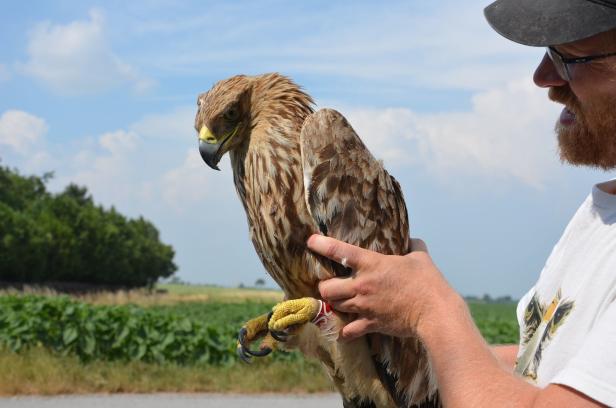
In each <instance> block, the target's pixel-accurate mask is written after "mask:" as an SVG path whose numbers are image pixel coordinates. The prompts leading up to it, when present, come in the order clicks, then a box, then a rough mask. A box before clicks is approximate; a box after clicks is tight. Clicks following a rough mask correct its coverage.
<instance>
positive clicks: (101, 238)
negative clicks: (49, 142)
mask: <svg viewBox="0 0 616 408" xmlns="http://www.w3.org/2000/svg"><path fill="white" fill-rule="evenodd" d="M52 176H53V175H52V174H51V173H47V174H45V175H43V176H40V177H39V176H23V175H21V174H19V172H18V171H17V170H15V169H10V168H8V167H4V166H0V282H3V283H9V284H10V283H19V284H42V285H44V284H45V283H48V282H54V283H55V282H76V283H80V284H86V285H105V286H110V287H129V288H130V287H140V286H152V285H153V284H154V283H155V282H156V281H157V280H158V279H159V278H165V277H169V276H171V275H173V273H174V272H175V271H176V270H177V267H176V265H175V263H174V262H173V257H174V255H175V252H174V250H173V248H172V247H171V246H170V245H166V244H164V243H162V242H161V241H160V237H159V233H158V230H157V229H156V227H155V226H154V225H153V224H152V223H151V222H149V221H148V220H146V219H144V218H143V217H139V218H137V219H129V218H127V217H125V216H124V215H122V214H120V213H118V212H117V211H116V210H115V209H114V208H113V207H112V208H110V209H105V208H103V207H102V206H100V205H96V204H95V203H94V200H93V198H92V196H91V195H90V194H89V193H88V191H87V189H86V188H85V187H80V186H78V185H75V184H70V185H68V186H67V187H66V188H65V189H64V191H62V192H60V193H51V192H49V191H48V190H47V187H46V184H47V182H48V181H49V179H50V178H51V177H52Z"/></svg>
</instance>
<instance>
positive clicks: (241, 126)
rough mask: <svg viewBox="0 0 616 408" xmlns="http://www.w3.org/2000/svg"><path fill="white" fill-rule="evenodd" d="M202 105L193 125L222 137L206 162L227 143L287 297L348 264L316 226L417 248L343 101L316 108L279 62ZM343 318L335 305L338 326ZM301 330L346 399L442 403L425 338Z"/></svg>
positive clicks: (262, 250)
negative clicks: (318, 251) (314, 240)
mask: <svg viewBox="0 0 616 408" xmlns="http://www.w3.org/2000/svg"><path fill="white" fill-rule="evenodd" d="M198 105H199V110H198V113H197V116H196V119H195V128H196V129H197V132H200V131H201V132H203V129H209V130H208V132H210V131H211V134H210V133H208V135H210V136H208V137H213V138H214V139H212V140H214V141H216V143H217V144H215V145H214V146H216V149H217V150H215V151H214V150H212V152H210V153H211V157H210V158H209V160H210V161H212V162H208V164H210V165H211V166H212V167H215V165H216V163H217V162H218V160H220V157H221V156H222V155H223V154H224V153H226V152H229V154H230V157H231V165H232V168H233V176H234V183H235V187H236V189H237V192H238V195H239V197H240V200H241V202H242V204H243V205H244V209H245V210H246V215H247V218H248V225H249V231H250V237H251V239H252V242H253V244H254V247H255V250H256V251H257V254H258V255H259V258H260V259H261V261H262V262H263V265H264V266H265V268H266V269H267V271H268V273H269V274H270V275H271V276H272V277H273V278H274V280H275V281H276V282H277V283H278V284H279V285H280V287H281V288H282V289H283V290H284V292H285V295H286V297H287V298H288V299H296V298H302V297H314V298H318V297H319V293H318V289H317V284H318V282H319V280H322V279H326V278H330V277H333V276H340V275H346V274H348V272H347V271H346V270H345V268H343V267H342V266H341V265H337V264H334V263H333V262H330V261H329V260H326V259H324V258H321V257H319V256H316V255H315V254H313V253H311V252H310V251H309V250H308V249H307V248H306V240H307V239H308V237H309V236H310V235H311V234H313V233H319V232H320V233H323V234H326V235H328V236H331V237H334V238H336V239H339V240H342V241H346V242H348V243H351V244H354V245H358V246H361V247H363V248H367V249H371V250H374V251H378V252H381V253H384V254H405V253H408V252H409V250H410V240H409V226H408V218H407V210H406V206H405V203H404V199H403V196H402V191H401V190H400V186H399V184H398V183H397V182H396V180H395V179H394V178H393V177H391V176H390V175H389V174H388V173H387V171H385V169H384V168H383V166H382V164H381V163H380V162H379V161H377V160H376V159H375V158H374V157H373V156H372V155H371V154H370V152H369V151H368V149H367V148H366V147H365V145H364V144H363V143H362V141H361V140H360V139H359V137H358V136H357V134H356V133H355V131H354V130H353V129H352V128H351V126H350V125H349V123H348V122H347V121H346V119H345V118H344V117H343V116H342V115H341V114H340V113H338V112H336V111H333V110H329V109H324V110H320V111H318V112H316V113H313V108H312V106H313V101H312V99H311V98H310V96H308V95H307V94H306V93H304V92H303V91H302V90H301V89H300V88H299V87H298V86H297V85H295V84H294V83H293V82H292V81H291V80H289V79H288V78H286V77H284V76H281V75H279V74H266V75H261V76H255V77H249V76H235V77H232V78H229V79H227V80H223V81H220V82H218V83H217V84H215V85H214V87H213V88H212V89H211V90H210V91H208V92H206V93H204V94H202V95H200V96H199V99H198ZM211 135H213V136H211ZM216 135H218V138H217V136H216ZM221 135H223V136H224V137H223V136H221ZM223 139H224V140H223ZM208 154H209V153H208ZM202 155H203V152H202ZM212 157H213V158H212ZM205 158H206V157H205V156H204V159H205ZM206 161H207V160H206ZM345 318H346V316H338V317H337V319H338V320H336V323H335V328H334V330H339V328H340V327H341V325H342V324H343V322H344V319H345ZM293 337H294V338H293V339H292V341H290V343H292V344H296V345H297V346H298V347H299V348H300V349H301V350H302V351H303V352H304V353H305V354H308V355H312V356H316V357H317V358H319V359H320V360H321V361H322V363H323V365H324V367H325V369H326V371H327V372H328V374H329V375H330V377H331V378H332V380H333V381H334V383H335V385H336V387H337V388H338V390H339V391H340V393H341V394H342V397H343V399H344V401H345V406H349V407H352V406H356V407H359V406H379V407H380V406H383V407H394V406H415V405H419V404H420V403H423V404H428V405H437V404H438V397H437V395H436V382H435V378H434V376H433V375H432V373H431V370H430V364H429V361H428V359H427V356H426V353H425V350H424V349H423V346H422V345H421V342H420V341H419V340H418V339H416V338H409V339H400V338H393V337H389V336H384V335H380V334H370V335H368V336H365V337H364V338H360V339H358V340H355V341H353V342H350V343H342V342H338V341H336V340H335V339H332V336H327V335H324V334H323V333H322V332H321V331H320V330H319V329H318V328H317V327H316V326H315V325H313V324H305V325H303V326H302V327H301V328H300V329H298V330H297V331H296V332H295V333H294V336H293Z"/></svg>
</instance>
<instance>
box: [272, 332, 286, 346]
mask: <svg viewBox="0 0 616 408" xmlns="http://www.w3.org/2000/svg"><path fill="white" fill-rule="evenodd" d="M270 334H271V335H272V337H273V338H275V339H276V340H278V341H280V342H282V343H284V342H286V341H287V340H289V335H288V334H287V333H285V332H283V331H275V330H270Z"/></svg>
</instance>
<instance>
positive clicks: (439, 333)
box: [418, 290, 539, 407]
mask: <svg viewBox="0 0 616 408" xmlns="http://www.w3.org/2000/svg"><path fill="white" fill-rule="evenodd" d="M445 292H446V294H445V295H444V296H443V297H440V298H439V302H438V304H437V305H435V307H434V308H433V309H432V310H431V312H430V313H431V315H430V316H424V319H422V320H424V321H425V322H426V323H425V324H424V325H421V326H419V327H418V329H419V335H420V337H421V338H422V339H423V341H424V343H425V345H426V348H427V350H428V353H429V355H430V359H431V362H432V365H433V367H434V369H435V371H436V375H437V379H438V383H439V391H440V394H441V398H442V400H443V403H444V405H445V406H447V407H480V406H481V407H483V406H499V407H500V406H503V407H504V406H507V407H514V406H519V407H530V406H532V405H533V403H534V400H535V399H536V397H537V393H538V391H539V389H538V388H536V387H534V386H532V385H530V384H528V383H526V382H524V381H523V380H521V379H519V378H517V377H515V376H514V375H513V374H512V373H511V371H508V370H506V369H505V368H504V366H503V365H502V364H501V363H500V362H499V360H498V359H497V358H496V357H495V355H494V354H493V353H492V351H491V350H490V348H489V346H488V345H487V344H486V342H485V341H484V339H483V338H482V337H481V334H480V333H479V331H478V330H477V328H476V326H475V324H474V323H473V321H472V319H471V316H470V314H469V312H468V308H467V307H466V304H465V303H464V301H463V300H462V298H460V297H459V296H458V295H457V294H455V292H453V290H446V291H445Z"/></svg>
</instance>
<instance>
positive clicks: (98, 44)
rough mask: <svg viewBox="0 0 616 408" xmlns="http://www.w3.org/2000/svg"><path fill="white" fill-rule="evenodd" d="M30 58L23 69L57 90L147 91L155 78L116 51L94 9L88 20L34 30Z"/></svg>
mask: <svg viewBox="0 0 616 408" xmlns="http://www.w3.org/2000/svg"><path fill="white" fill-rule="evenodd" d="M27 53H28V57H29V59H28V61H27V62H26V63H24V64H20V65H19V66H20V68H21V70H22V71H23V72H24V73H25V74H27V75H30V76H33V77H34V78H37V79H38V80H40V81H42V82H43V83H44V84H46V85H48V86H49V87H51V88H52V89H54V90H55V91H58V92H60V93H68V94H81V93H89V92H98V91H102V90H105V89H109V88H111V87H114V86H118V85H121V84H127V83H128V84H130V85H131V86H132V87H133V89H134V90H136V91H143V90H145V89H147V88H148V87H149V86H150V85H151V81H150V80H148V79H147V78H145V77H143V76H141V75H140V74H139V73H138V72H137V70H136V69H135V68H134V67H133V66H131V65H129V64H127V63H126V62H124V61H123V60H122V59H121V58H120V57H118V56H117V55H116V54H114V52H113V51H112V49H111V47H110V45H109V43H108V41H107V38H106V36H105V29H104V18H103V14H102V12H100V11H99V10H96V9H92V10H91V11H90V18H89V19H88V20H85V21H73V22H71V23H68V24H66V25H62V24H55V25H54V24H51V23H50V22H44V23H40V24H38V25H37V26H36V27H35V28H34V30H32V32H31V33H30V39H29V42H28V48H27Z"/></svg>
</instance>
